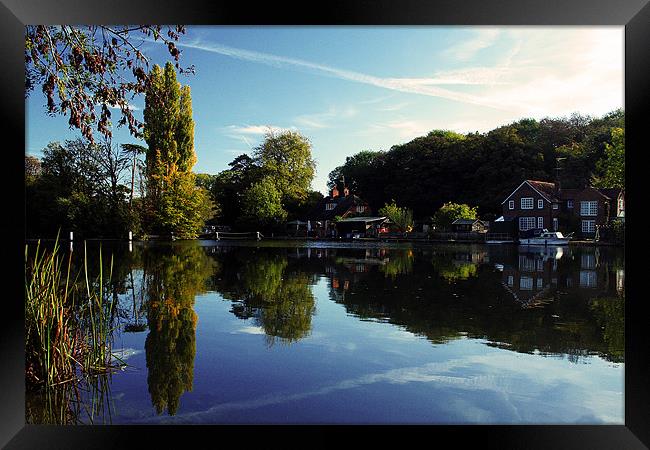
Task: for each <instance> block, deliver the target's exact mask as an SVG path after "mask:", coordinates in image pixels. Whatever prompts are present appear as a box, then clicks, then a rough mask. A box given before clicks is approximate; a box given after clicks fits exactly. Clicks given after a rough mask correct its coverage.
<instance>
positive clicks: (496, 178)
mask: <svg viewBox="0 0 650 450" xmlns="http://www.w3.org/2000/svg"><path fill="white" fill-rule="evenodd" d="M624 129H625V113H624V111H623V110H616V111H613V112H611V113H609V114H607V115H605V116H604V117H601V118H592V117H586V116H581V115H578V114H574V115H572V116H570V117H569V118H554V119H551V118H547V119H543V120H540V121H537V120H534V119H522V120H519V121H517V122H514V123H512V124H509V125H505V126H502V127H499V128H496V129H494V130H492V131H490V132H487V133H470V134H465V135H463V134H458V133H454V132H451V131H440V130H434V131H431V132H430V133H429V134H427V135H426V136H422V137H419V138H416V139H413V140H412V141H410V142H407V143H405V144H400V145H395V146H393V147H391V148H390V150H388V151H370V150H369V151H362V152H359V153H357V154H355V155H353V156H350V157H348V158H346V161H345V164H343V165H341V166H339V167H337V168H336V169H334V170H333V171H332V172H330V174H329V186H330V187H332V186H334V185H335V184H336V183H338V184H340V180H341V179H343V177H345V182H346V183H347V184H348V185H349V187H350V189H351V191H352V192H354V193H355V194H357V195H359V196H361V197H362V198H364V199H365V200H367V201H368V202H369V203H370V206H371V207H372V208H373V210H374V211H377V210H378V209H379V208H381V207H382V206H383V205H385V204H386V203H389V202H391V200H395V202H396V203H397V204H398V205H400V206H402V207H406V208H409V209H412V210H413V214H414V216H415V218H416V219H420V220H423V219H427V218H429V217H431V216H432V215H433V214H434V213H435V212H436V211H437V210H438V209H439V208H440V207H441V206H442V205H443V204H444V203H447V202H454V203H461V204H467V205H470V206H472V207H478V213H479V215H480V216H481V217H486V218H490V216H491V215H496V214H499V213H500V212H501V202H502V201H503V199H504V198H505V197H506V196H507V195H508V194H510V193H511V192H512V191H513V190H514V188H516V187H517V186H518V185H519V184H520V183H521V182H522V181H523V180H525V179H536V180H542V181H556V180H559V181H560V182H561V186H562V187H565V188H578V187H583V186H586V185H590V184H593V185H596V186H601V187H625V179H624V165H623V162H624V161H623V160H624V140H623V139H624Z"/></svg>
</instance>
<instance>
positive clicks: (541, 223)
mask: <svg viewBox="0 0 650 450" xmlns="http://www.w3.org/2000/svg"><path fill="white" fill-rule="evenodd" d="M537 228H544V218H543V217H538V218H537Z"/></svg>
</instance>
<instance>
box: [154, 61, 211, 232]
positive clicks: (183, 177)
mask: <svg viewBox="0 0 650 450" xmlns="http://www.w3.org/2000/svg"><path fill="white" fill-rule="evenodd" d="M144 119H145V124H144V138H145V141H146V142H147V145H148V149H147V155H146V177H147V197H146V205H147V206H146V216H147V222H148V225H149V229H150V230H151V231H153V232H155V233H173V234H175V235H176V236H179V237H182V238H193V237H196V236H197V235H198V233H199V232H200V229H201V227H202V226H203V225H204V223H205V221H206V220H208V219H210V218H211V217H212V216H213V208H214V203H213V202H212V201H211V200H210V196H209V193H208V192H207V191H206V190H205V189H204V188H202V187H200V186H197V185H196V182H195V175H194V174H193V173H192V172H191V169H192V167H193V166H194V164H195V163H196V155H195V153H194V119H193V118H192V100H191V94H190V88H189V87H188V86H183V87H181V85H180V83H179V82H178V81H177V80H176V72H175V70H174V67H173V65H172V64H171V63H169V62H168V63H167V64H166V65H165V68H164V69H161V68H160V67H159V66H157V65H156V66H154V67H153V69H152V71H151V74H150V84H149V85H148V87H147V92H146V97H145V109H144Z"/></svg>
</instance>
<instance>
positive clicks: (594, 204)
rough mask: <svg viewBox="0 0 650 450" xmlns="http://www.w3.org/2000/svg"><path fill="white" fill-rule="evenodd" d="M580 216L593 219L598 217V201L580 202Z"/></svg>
mask: <svg viewBox="0 0 650 450" xmlns="http://www.w3.org/2000/svg"><path fill="white" fill-rule="evenodd" d="M580 215H581V216H588V217H593V216H597V215H598V200H586V201H582V202H580Z"/></svg>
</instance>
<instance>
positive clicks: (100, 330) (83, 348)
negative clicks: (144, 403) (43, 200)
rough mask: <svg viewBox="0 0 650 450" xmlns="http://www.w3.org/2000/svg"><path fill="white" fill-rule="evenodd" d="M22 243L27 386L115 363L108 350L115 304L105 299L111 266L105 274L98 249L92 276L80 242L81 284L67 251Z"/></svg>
mask: <svg viewBox="0 0 650 450" xmlns="http://www.w3.org/2000/svg"><path fill="white" fill-rule="evenodd" d="M59 251H60V247H59V243H58V239H57V240H56V242H55V244H54V247H53V249H52V250H50V251H48V250H46V249H42V248H41V243H40V241H39V242H38V244H37V245H36V249H35V252H34V256H33V257H30V255H29V247H28V245H26V246H25V333H26V336H25V338H26V339H25V344H26V345H25V349H26V373H25V375H26V381H27V384H28V387H38V386H45V387H46V388H51V387H54V386H58V385H61V384H64V383H69V382H73V381H77V380H78V379H79V376H80V375H83V376H87V375H94V374H98V373H102V372H103V373H105V372H107V371H109V370H111V369H112V368H114V367H115V363H114V357H113V356H112V354H111V347H112V334H113V333H112V332H113V328H112V327H111V323H112V319H113V313H114V308H115V307H116V306H115V305H114V304H113V303H114V302H112V301H110V300H107V298H106V297H107V295H106V294H107V287H108V286H109V284H110V278H111V275H112V270H113V259H112V258H111V264H110V268H109V271H108V274H107V276H106V274H104V267H103V263H102V255H101V249H100V254H99V259H100V266H99V276H98V277H97V278H96V279H95V280H91V279H90V276H89V274H88V258H87V254H86V248H85V245H84V271H83V273H84V283H83V284H84V285H85V289H83V287H84V286H81V283H79V282H78V278H79V273H77V274H76V275H75V274H73V273H72V252H70V253H69V255H68V257H67V260H66V258H65V257H63V256H61V255H60V254H59Z"/></svg>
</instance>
